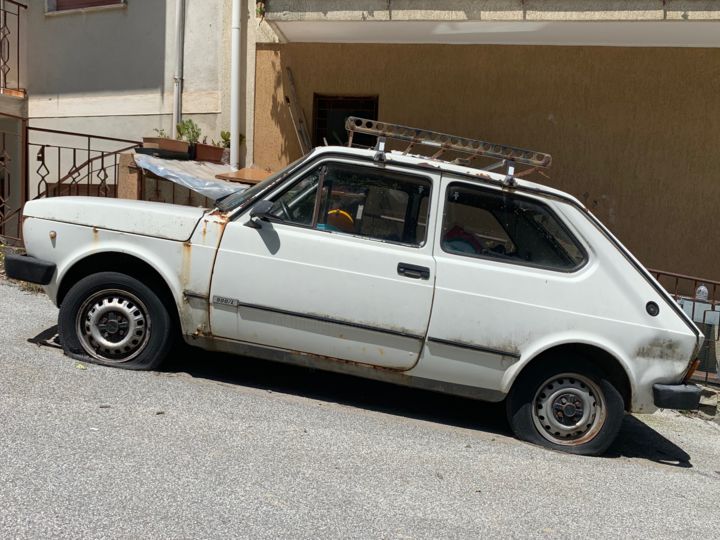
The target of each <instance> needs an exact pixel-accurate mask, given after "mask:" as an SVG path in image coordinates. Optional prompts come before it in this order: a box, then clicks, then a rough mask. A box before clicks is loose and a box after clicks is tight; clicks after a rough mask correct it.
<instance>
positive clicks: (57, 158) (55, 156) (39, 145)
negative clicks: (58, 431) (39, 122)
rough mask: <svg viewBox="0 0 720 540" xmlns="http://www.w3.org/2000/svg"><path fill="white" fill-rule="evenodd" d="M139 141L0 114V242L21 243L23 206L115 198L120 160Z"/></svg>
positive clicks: (137, 144) (138, 143)
mask: <svg viewBox="0 0 720 540" xmlns="http://www.w3.org/2000/svg"><path fill="white" fill-rule="evenodd" d="M140 144H141V143H140V142H138V141H133V140H129V139H119V138H113V137H105V136H99V135H92V134H88V133H75V132H70V131H60V130H55V129H47V128H38V127H30V126H28V125H27V119H24V118H20V117H15V116H11V115H5V114H0V240H2V241H3V242H4V243H8V244H20V243H21V242H22V230H21V229H22V227H21V224H22V207H23V205H24V204H25V202H27V201H29V200H32V199H38V198H43V197H57V196H63V195H87V196H95V197H115V196H116V194H117V185H118V172H119V156H120V154H121V153H123V152H128V151H130V150H132V149H134V148H136V147H137V146H139V145H140Z"/></svg>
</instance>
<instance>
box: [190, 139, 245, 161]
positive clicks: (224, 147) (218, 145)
mask: <svg viewBox="0 0 720 540" xmlns="http://www.w3.org/2000/svg"><path fill="white" fill-rule="evenodd" d="M244 140H245V136H244V135H242V134H241V135H240V144H242V143H243V141H244ZM196 148H197V155H196V159H197V160H198V161H211V162H212V163H227V161H228V160H227V158H225V154H227V151H228V149H229V148H230V132H229V131H221V132H220V140H219V141H216V140H214V139H213V141H212V144H207V137H205V139H204V140H203V142H202V143H198V145H197V147H196Z"/></svg>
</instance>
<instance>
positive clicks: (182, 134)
mask: <svg viewBox="0 0 720 540" xmlns="http://www.w3.org/2000/svg"><path fill="white" fill-rule="evenodd" d="M176 129H177V136H178V139H180V140H181V141H185V142H186V143H188V145H189V146H190V159H197V156H196V151H197V143H198V141H199V140H200V136H201V135H202V130H201V129H200V127H199V126H198V125H197V124H196V123H195V122H194V121H193V120H191V119H189V118H188V119H187V120H181V121H180V122H178V124H177V126H176Z"/></svg>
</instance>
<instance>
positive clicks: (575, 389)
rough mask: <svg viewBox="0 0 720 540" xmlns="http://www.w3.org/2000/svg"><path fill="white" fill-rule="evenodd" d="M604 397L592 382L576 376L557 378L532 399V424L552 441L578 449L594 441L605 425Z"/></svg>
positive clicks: (545, 385)
mask: <svg viewBox="0 0 720 540" xmlns="http://www.w3.org/2000/svg"><path fill="white" fill-rule="evenodd" d="M605 416H606V407H605V397H604V396H603V393H602V391H601V390H600V388H599V387H598V386H597V384H595V383H594V382H593V381H591V380H590V379H588V378H587V377H584V376H582V375H578V374H577V373H563V374H561V375H555V376H553V377H551V378H550V379H548V380H547V381H545V382H544V383H543V384H542V386H540V388H539V390H538V391H537V393H536V394H535V399H533V422H534V423H535V427H536V428H537V430H538V432H540V434H541V435H542V436H543V437H545V438H546V439H547V440H549V441H550V442H553V443H555V444H561V445H565V446H576V445H579V444H583V443H586V442H588V441H590V440H592V439H593V438H594V437H595V435H597V433H598V432H599V431H600V429H601V428H602V426H603V424H604V423H605Z"/></svg>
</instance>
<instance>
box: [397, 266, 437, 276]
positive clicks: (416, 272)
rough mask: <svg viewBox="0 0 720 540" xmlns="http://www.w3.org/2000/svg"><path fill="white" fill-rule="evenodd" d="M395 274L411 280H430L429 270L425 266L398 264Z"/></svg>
mask: <svg viewBox="0 0 720 540" xmlns="http://www.w3.org/2000/svg"><path fill="white" fill-rule="evenodd" d="M397 273H398V274H400V275H401V276H405V277H409V278H412V279H430V269H429V268H428V267H427V266H416V265H414V264H408V263H399V264H398V267H397Z"/></svg>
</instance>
